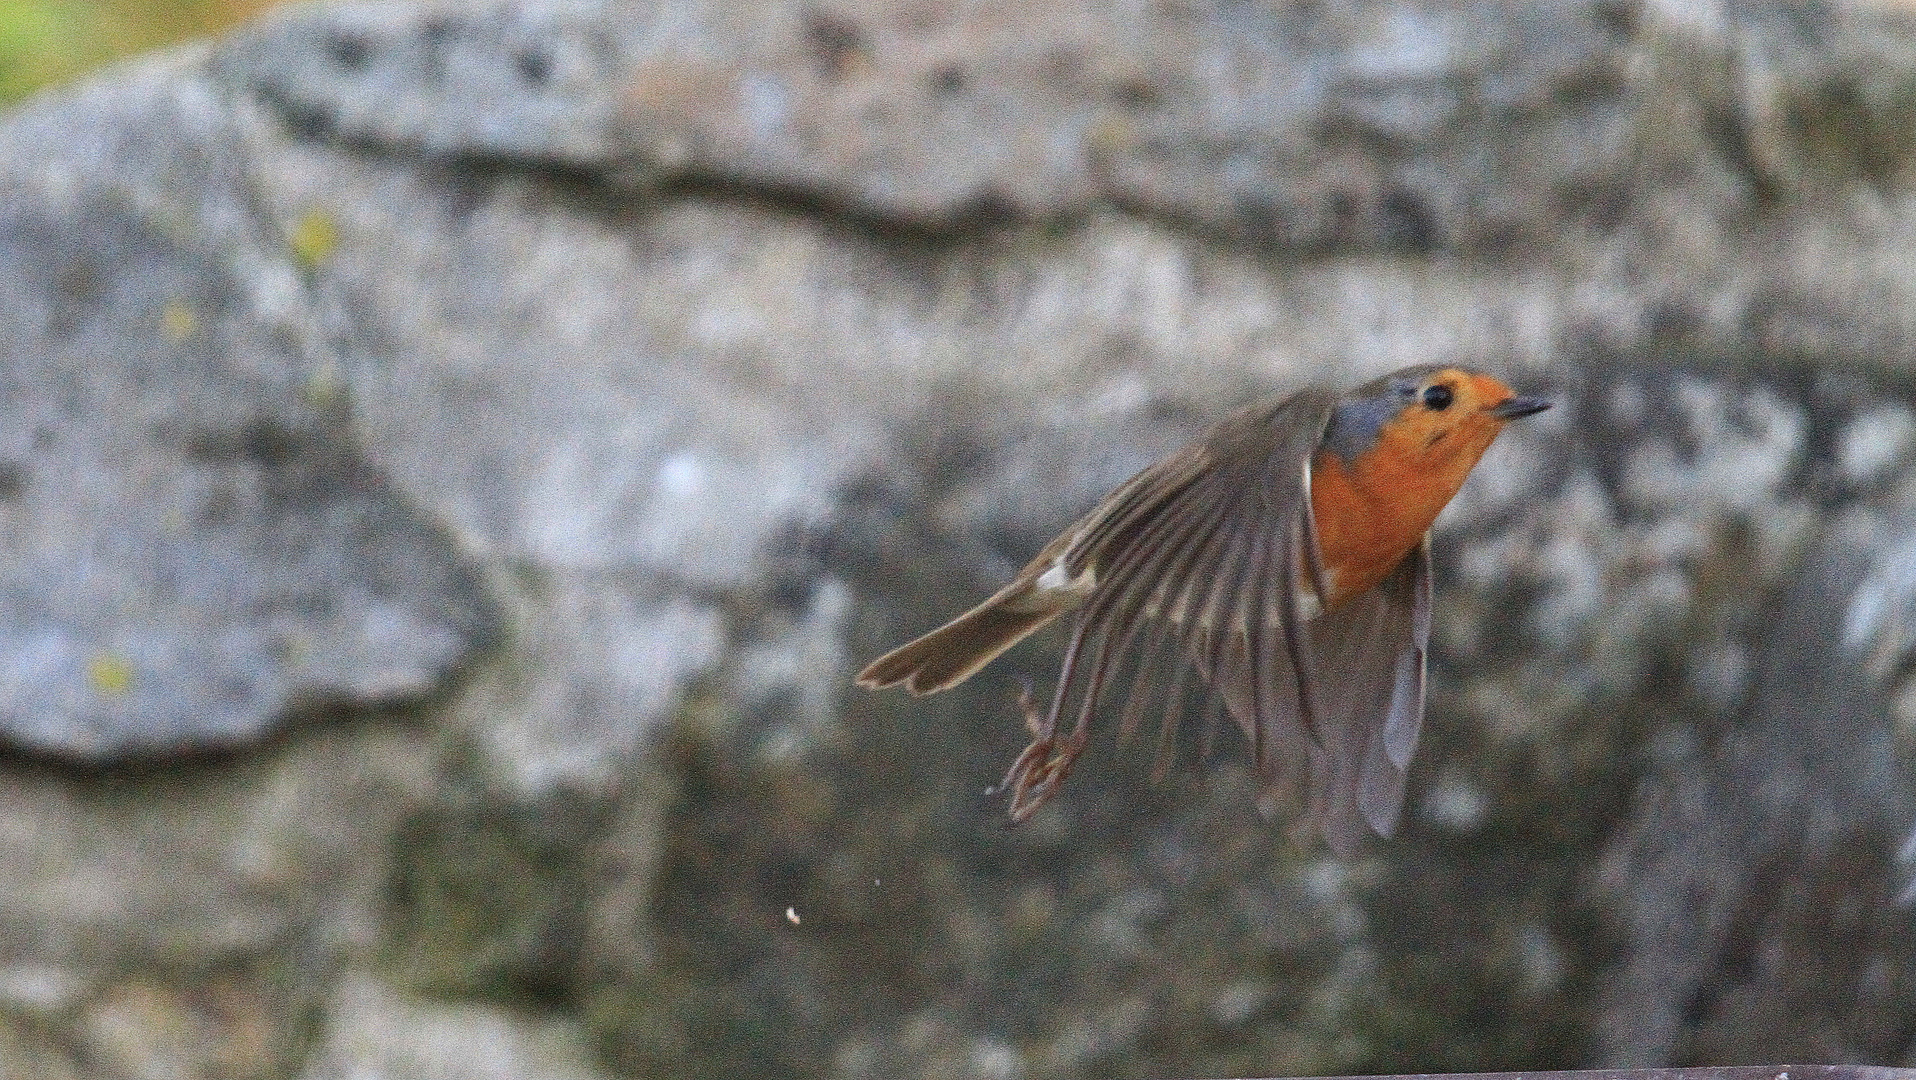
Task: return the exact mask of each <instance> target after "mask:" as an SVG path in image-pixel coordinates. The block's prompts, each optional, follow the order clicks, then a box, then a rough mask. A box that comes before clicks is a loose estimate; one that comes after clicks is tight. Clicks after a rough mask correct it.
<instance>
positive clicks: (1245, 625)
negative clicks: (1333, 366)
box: [1005, 392, 1431, 854]
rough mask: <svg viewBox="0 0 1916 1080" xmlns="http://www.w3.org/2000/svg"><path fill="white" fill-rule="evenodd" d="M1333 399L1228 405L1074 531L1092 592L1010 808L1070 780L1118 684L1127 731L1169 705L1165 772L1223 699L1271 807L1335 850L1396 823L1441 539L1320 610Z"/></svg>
mask: <svg viewBox="0 0 1916 1080" xmlns="http://www.w3.org/2000/svg"><path fill="white" fill-rule="evenodd" d="M1334 405H1335V399H1334V398H1332V397H1331V396H1329V395H1328V394H1325V393H1321V392H1306V393H1303V394H1299V395H1296V396H1294V397H1291V398H1287V399H1285V400H1283V401H1280V402H1275V403H1265V404H1262V405H1259V406H1254V407H1252V408H1250V409H1246V410H1244V411H1243V412H1240V413H1238V414H1236V415H1233V416H1231V417H1228V418H1226V419H1225V420H1223V421H1221V422H1219V423H1218V424H1217V425H1216V426H1215V427H1213V428H1212V429H1211V430H1210V431H1209V432H1207V433H1206V435H1205V436H1204V437H1203V438H1202V439H1200V440H1199V441H1198V442H1196V443H1194V444H1193V445H1192V446H1190V447H1188V448H1186V449H1185V450H1184V451H1181V452H1180V453H1178V454H1176V455H1174V456H1172V457H1171V458H1168V459H1166V460H1165V461H1163V462H1161V463H1159V464H1158V465H1155V466H1153V467H1152V468H1150V469H1147V470H1145V471H1144V472H1142V473H1140V474H1138V475H1137V476H1136V477H1134V478H1133V479H1132V480H1131V481H1129V482H1128V483H1126V484H1125V485H1124V486H1123V487H1121V488H1119V489H1118V490H1117V491H1116V492H1114V493H1113V494H1112V495H1111V496H1110V498H1108V499H1106V500H1105V502H1104V503H1103V504H1101V505H1100V506H1099V507H1098V508H1097V509H1096V510H1094V511H1092V512H1091V513H1090V514H1089V515H1087V516H1086V517H1085V518H1084V520H1083V521H1081V522H1079V524H1078V525H1077V526H1076V527H1074V528H1073V529H1072V530H1071V531H1069V532H1068V533H1067V534H1066V537H1068V539H1067V540H1066V541H1065V543H1066V547H1065V550H1064V553H1063V556H1062V560H1063V566H1064V568H1065V571H1066V573H1067V574H1068V575H1069V576H1070V577H1071V578H1073V579H1078V578H1079V577H1080V575H1085V574H1088V575H1089V576H1088V577H1087V578H1085V580H1088V581H1090V582H1091V587H1090V592H1089V594H1088V595H1087V596H1086V598H1085V601H1084V604H1083V606H1082V607H1081V608H1080V609H1079V616H1078V620H1077V624H1076V626H1075V628H1074V629H1073V631H1072V635H1071V639H1070V643H1069V645H1068V646H1067V647H1066V650H1065V657H1064V663H1063V667H1062V669H1061V671H1060V673H1059V676H1058V685H1057V689H1056V691H1055V693H1054V694H1053V697H1052V701H1051V706H1050V709H1049V710H1048V711H1045V712H1043V713H1039V712H1038V711H1037V710H1035V709H1032V708H1029V707H1028V708H1027V721H1028V723H1029V725H1030V727H1031V732H1032V736H1033V741H1032V743H1031V745H1030V746H1029V747H1027V748H1026V750H1025V752H1024V753H1023V754H1021V755H1020V756H1019V757H1018V759H1017V761H1016V762H1014V763H1013V765H1012V767H1011V771H1010V772H1009V773H1008V774H1007V775H1006V778H1005V784H1006V786H1008V787H1010V788H1011V791H1012V797H1011V814H1012V817H1013V818H1014V819H1015V820H1022V819H1023V818H1025V817H1027V816H1029V815H1030V814H1031V812H1032V811H1034V810H1035V809H1036V808H1037V807H1038V806H1039V805H1041V804H1042V803H1043V802H1044V801H1045V800H1046V799H1047V798H1049V797H1050V795H1051V794H1052V792H1053V791H1055V790H1056V788H1057V784H1058V782H1059V781H1061V780H1062V779H1063V778H1064V775H1065V774H1066V773H1067V772H1068V771H1069V770H1070V767H1071V765H1072V763H1073V762H1074V761H1075V760H1076V758H1077V755H1078V754H1079V753H1080V752H1081V751H1082V750H1083V748H1084V745H1085V743H1086V741H1087V740H1088V737H1089V725H1090V721H1091V717H1092V716H1093V715H1094V714H1095V713H1096V712H1097V710H1098V706H1099V704H1100V701H1101V700H1107V699H1113V698H1118V697H1122V698H1123V699H1124V702H1123V711H1122V714H1121V717H1120V721H1119V733H1120V737H1121V738H1123V737H1128V736H1129V735H1130V734H1131V733H1133V732H1134V731H1135V730H1136V729H1137V728H1138V727H1139V726H1140V724H1142V722H1143V721H1144V720H1145V719H1146V718H1147V717H1148V716H1151V715H1152V714H1154V713H1155V714H1156V715H1157V716H1158V717H1159V718H1160V725H1161V726H1160V729H1159V739H1158V762H1157V768H1158V770H1159V771H1160V772H1161V771H1162V770H1163V769H1165V768H1166V767H1168V765H1169V763H1170V760H1171V759H1172V757H1174V756H1175V748H1176V740H1177V733H1178V730H1179V727H1180V726H1181V721H1182V719H1183V715H1184V713H1185V711H1186V710H1187V708H1189V707H1190V706H1191V705H1193V704H1194V703H1195V704H1196V711H1197V712H1199V713H1200V714H1201V715H1206V716H1209V715H1211V714H1213V713H1214V712H1215V711H1216V707H1217V706H1218V704H1219V703H1220V702H1221V704H1222V709H1223V712H1224V713H1225V714H1226V715H1229V716H1230V717H1232V719H1233V720H1235V721H1236V722H1237V725H1238V727H1239V728H1240V729H1241V730H1242V731H1243V732H1244V734H1245V736H1246V738H1247V739H1248V740H1249V742H1250V746H1251V754H1252V758H1253V760H1254V762H1255V764H1256V767H1257V769H1258V771H1259V773H1260V775H1261V776H1262V777H1263V780H1264V783H1265V788H1266V795H1267V799H1266V805H1267V807H1270V808H1272V809H1275V808H1277V807H1280V806H1284V805H1287V804H1288V805H1289V806H1290V807H1291V808H1292V809H1293V810H1294V811H1296V812H1298V813H1299V815H1300V826H1301V827H1303V828H1306V829H1311V830H1314V831H1317V832H1319V833H1321V834H1322V835H1323V836H1324V838H1325V840H1326V841H1327V842H1329V844H1330V845H1331V847H1332V849H1333V850H1335V851H1337V852H1338V853H1339V854H1349V853H1350V852H1351V851H1352V850H1353V849H1354V848H1355V846H1356V845H1357V843H1358V842H1359V840H1360V839H1361V838H1362V837H1363V835H1364V833H1365V831H1366V827H1368V828H1369V829H1370V830H1374V831H1375V832H1377V833H1379V834H1383V835H1388V834H1389V832H1390V831H1391V830H1392V828H1394V827H1395V825H1396V821H1397V815H1398V808H1399V807H1400V806H1401V804H1402V801H1403V793H1404V779H1405V772H1406V769H1407V767H1408V765H1409V763H1410V758H1411V753H1412V751H1413V750H1414V749H1415V747H1416V743H1417V736H1418V731H1419V728H1420V726H1421V724H1422V720H1423V711H1424V655H1425V650H1426V647H1427V643H1428V641H1429V636H1430V584H1431V575H1430V558H1429V548H1428V544H1420V545H1419V546H1418V547H1417V549H1416V550H1415V551H1413V552H1412V553H1411V554H1410V555H1409V556H1407V557H1406V558H1405V559H1404V561H1403V562H1402V563H1401V564H1400V565H1399V566H1398V567H1397V568H1396V569H1395V570H1394V571H1393V572H1392V573H1391V575H1390V576H1389V577H1388V578H1387V579H1386V580H1385V581H1384V582H1383V583H1382V584H1381V585H1379V586H1378V587H1377V588H1375V589H1372V590H1371V591H1369V592H1367V593H1365V594H1363V595H1361V596H1358V597H1355V598H1353V599H1351V600H1349V601H1346V602H1345V603H1344V604H1342V605H1340V606H1339V607H1337V608H1336V609H1335V610H1333V611H1331V612H1328V613H1325V614H1322V615H1317V614H1316V612H1315V606H1316V605H1315V600H1316V597H1318V596H1323V595H1325V594H1326V593H1327V592H1328V589H1327V588H1326V587H1325V585H1324V572H1323V568H1322V567H1321V565H1319V556H1318V553H1317V549H1316V542H1315V527H1314V524H1313V522H1312V520H1311V510H1310V480H1309V462H1310V458H1311V455H1312V453H1313V452H1314V451H1315V449H1316V447H1317V445H1318V443H1319V440H1320V438H1321V436H1322V433H1323V429H1324V425H1325V423H1326V421H1327V420H1328V418H1329V415H1330V410H1331V409H1332V407H1333V406H1334ZM1300 584H1303V585H1305V586H1308V587H1310V588H1311V589H1312V592H1313V593H1314V594H1315V595H1310V596H1307V595H1305V594H1304V593H1303V592H1302V590H1300V588H1299V585H1300ZM1192 675H1195V676H1196V679H1195V680H1193V679H1191V678H1190V676H1192ZM1193 683H1195V686H1194V685H1193ZM1194 699H1195V701H1194ZM1066 716H1070V717H1072V718H1073V723H1072V726H1071V729H1070V732H1069V734H1066V735H1060V734H1059V732H1058V724H1059V721H1060V720H1061V719H1063V718H1065V717H1066ZM1208 740H1209V732H1208V731H1207V732H1206V741H1207V743H1208Z"/></svg>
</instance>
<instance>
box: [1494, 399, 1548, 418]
mask: <svg viewBox="0 0 1916 1080" xmlns="http://www.w3.org/2000/svg"><path fill="white" fill-rule="evenodd" d="M1549 407H1550V402H1548V401H1545V400H1544V399H1543V398H1540V397H1513V398H1505V399H1503V400H1502V401H1499V402H1498V403H1497V404H1495V405H1492V406H1491V407H1490V408H1488V409H1485V410H1484V411H1485V412H1487V413H1489V414H1490V415H1492V416H1494V417H1496V418H1497V419H1499V420H1515V419H1516V418H1518V417H1519V416H1529V415H1530V414H1531V413H1540V412H1542V411H1544V410H1545V409H1548V408H1549Z"/></svg>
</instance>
